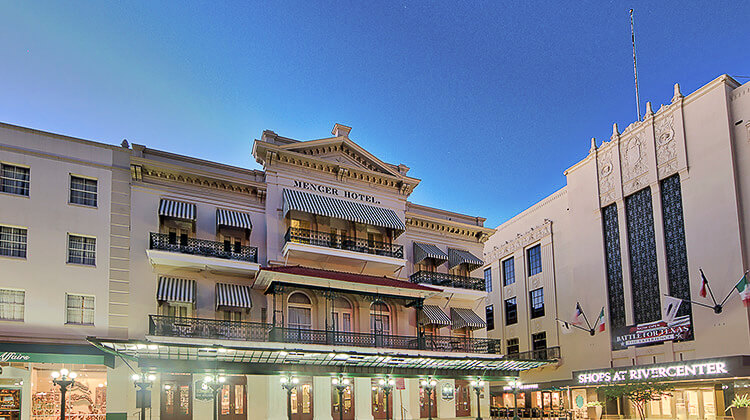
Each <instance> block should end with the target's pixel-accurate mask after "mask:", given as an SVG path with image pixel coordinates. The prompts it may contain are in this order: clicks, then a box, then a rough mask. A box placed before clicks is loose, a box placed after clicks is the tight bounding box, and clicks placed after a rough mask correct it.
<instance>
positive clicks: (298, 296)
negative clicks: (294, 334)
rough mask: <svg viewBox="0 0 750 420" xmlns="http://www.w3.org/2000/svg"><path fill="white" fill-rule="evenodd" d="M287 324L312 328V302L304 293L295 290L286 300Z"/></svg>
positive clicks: (300, 327)
mask: <svg viewBox="0 0 750 420" xmlns="http://www.w3.org/2000/svg"><path fill="white" fill-rule="evenodd" d="M287 302H288V303H287V314H288V317H287V319H288V321H287V326H288V327H289V328H296V329H303V330H309V329H312V302H310V298H309V297H307V295H305V294H304V293H300V292H296V293H292V294H291V295H290V296H289V300H288V301H287Z"/></svg>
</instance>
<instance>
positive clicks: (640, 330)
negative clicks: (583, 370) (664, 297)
mask: <svg viewBox="0 0 750 420" xmlns="http://www.w3.org/2000/svg"><path fill="white" fill-rule="evenodd" d="M692 336H693V326H692V324H691V322H690V316H688V315H685V316H681V317H679V318H675V319H674V321H672V322H669V323H667V322H665V321H663V320H662V321H656V322H649V323H646V324H638V325H627V326H624V327H618V328H615V329H613V331H612V350H623V349H626V348H628V347H631V346H635V347H639V346H644V345H647V344H651V343H661V342H664V341H675V340H686V339H690V338H691V337H692Z"/></svg>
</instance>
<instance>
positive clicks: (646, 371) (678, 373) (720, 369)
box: [576, 361, 729, 384]
mask: <svg viewBox="0 0 750 420" xmlns="http://www.w3.org/2000/svg"><path fill="white" fill-rule="evenodd" d="M721 375H729V369H727V364H726V362H724V361H700V362H696V363H672V364H664V365H659V366H651V367H640V368H632V369H610V370H606V371H593V372H581V373H579V374H578V375H577V377H576V379H577V380H578V383H579V384H605V383H620V382H634V381H649V380H651V381H653V380H659V379H666V380H671V379H674V380H677V379H683V378H702V377H706V376H721Z"/></svg>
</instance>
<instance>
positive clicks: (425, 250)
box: [413, 241, 448, 266]
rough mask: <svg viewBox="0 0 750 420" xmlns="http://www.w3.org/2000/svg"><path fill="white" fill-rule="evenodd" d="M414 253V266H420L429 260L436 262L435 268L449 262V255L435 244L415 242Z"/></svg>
mask: <svg viewBox="0 0 750 420" xmlns="http://www.w3.org/2000/svg"><path fill="white" fill-rule="evenodd" d="M413 253H414V264H419V263H421V262H422V261H424V260H426V259H428V258H429V259H432V260H433V261H434V262H435V266H438V265H441V264H443V263H444V262H446V261H448V254H446V253H445V252H443V251H442V250H441V249H440V248H438V247H437V245H433V244H427V243H423V242H416V241H414V247H413Z"/></svg>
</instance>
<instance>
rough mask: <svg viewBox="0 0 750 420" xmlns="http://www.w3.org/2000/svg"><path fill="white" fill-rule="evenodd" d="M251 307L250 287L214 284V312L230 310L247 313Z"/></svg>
mask: <svg viewBox="0 0 750 420" xmlns="http://www.w3.org/2000/svg"><path fill="white" fill-rule="evenodd" d="M252 307H253V301H252V292H251V289H250V286H248V285H245V284H230V283H216V310H217V311H218V310H219V308H232V309H240V310H245V311H249V310H250V309H252Z"/></svg>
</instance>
